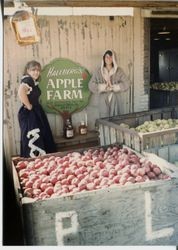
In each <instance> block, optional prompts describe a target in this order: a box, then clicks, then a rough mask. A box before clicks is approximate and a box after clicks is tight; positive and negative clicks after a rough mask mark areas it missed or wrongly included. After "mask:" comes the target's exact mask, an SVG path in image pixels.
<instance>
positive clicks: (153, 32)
mask: <svg viewBox="0 0 178 250" xmlns="http://www.w3.org/2000/svg"><path fill="white" fill-rule="evenodd" d="M150 39H151V41H150V46H151V47H150V51H151V53H150V83H151V90H150V108H161V107H166V106H173V105H178V19H177V18H151V19H150Z"/></svg>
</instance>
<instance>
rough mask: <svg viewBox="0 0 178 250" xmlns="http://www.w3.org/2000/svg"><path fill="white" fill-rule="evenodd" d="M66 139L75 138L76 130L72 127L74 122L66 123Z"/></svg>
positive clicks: (68, 120) (68, 121)
mask: <svg viewBox="0 0 178 250" xmlns="http://www.w3.org/2000/svg"><path fill="white" fill-rule="evenodd" d="M64 137H65V138H66V139H70V138H73V137H74V128H73V125H72V121H71V120H70V119H67V120H66V122H65V127H64Z"/></svg>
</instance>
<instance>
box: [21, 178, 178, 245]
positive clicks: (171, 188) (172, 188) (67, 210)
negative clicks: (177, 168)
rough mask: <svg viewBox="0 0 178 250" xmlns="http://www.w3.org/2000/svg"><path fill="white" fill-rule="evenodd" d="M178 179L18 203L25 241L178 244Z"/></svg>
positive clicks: (95, 243)
mask: <svg viewBox="0 0 178 250" xmlns="http://www.w3.org/2000/svg"><path fill="white" fill-rule="evenodd" d="M177 193H178V180H177V179H174V180H171V181H159V182H158V183H152V184H142V185H140V184H138V185H137V184H135V185H133V186H129V187H122V188H109V189H105V190H98V191H96V192H88V193H87V194H86V193H81V194H78V195H75V196H68V197H65V198H64V197H63V198H62V197H61V198H55V199H49V200H46V201H40V202H34V203H27V204H23V205H22V209H23V215H24V226H25V233H26V243H27V244H28V245H177V244H178V219H177V218H178V210H177V207H178V199H177V198H176V197H177Z"/></svg>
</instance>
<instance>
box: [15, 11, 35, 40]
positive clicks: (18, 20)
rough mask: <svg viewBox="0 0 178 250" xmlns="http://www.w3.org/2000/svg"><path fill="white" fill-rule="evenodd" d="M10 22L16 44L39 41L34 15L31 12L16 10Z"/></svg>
mask: <svg viewBox="0 0 178 250" xmlns="http://www.w3.org/2000/svg"><path fill="white" fill-rule="evenodd" d="M10 22H11V26H12V29H13V30H14V32H15V36H16V40H17V42H18V44H20V45H30V44H34V43H37V42H39V41H40V36H39V33H40V32H39V28H38V26H37V21H36V17H35V16H34V15H33V14H32V13H29V12H27V11H17V12H16V13H15V14H14V15H13V17H12V18H11V19H10Z"/></svg>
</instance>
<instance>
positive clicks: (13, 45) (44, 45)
mask: <svg viewBox="0 0 178 250" xmlns="http://www.w3.org/2000/svg"><path fill="white" fill-rule="evenodd" d="M38 23H39V26H40V30H41V42H40V43H39V44H35V45H29V46H20V45H18V44H17V42H16V40H15V36H14V33H13V31H12V30H11V27H10V22H9V18H6V19H5V20H4V146H5V152H6V154H7V157H11V155H16V154H19V144H20V143H19V142H20V130H19V124H18V120H17V113H18V109H19V107H20V102H19V99H18V96H17V91H18V86H19V79H20V77H21V75H22V73H23V70H24V66H25V64H26V62H28V61H29V60H31V59H36V60H38V61H40V62H41V64H42V66H44V65H46V64H48V63H49V62H50V61H52V60H53V59H55V58H58V57H59V58H61V57H62V58H68V59H71V60H73V61H75V62H77V63H80V64H81V65H82V66H85V67H86V68H87V69H88V70H89V72H90V73H91V74H92V72H93V70H94V69H95V68H96V66H97V65H99V64H100V62H101V57H102V54H103V52H104V51H105V49H109V48H112V49H113V50H114V51H116V54H117V58H118V59H119V60H118V64H119V65H120V66H121V67H122V68H123V69H124V71H125V72H126V74H128V75H129V77H130V79H131V81H132V84H133V71H134V70H133V65H134V64H133V61H134V60H133V57H134V52H133V50H134V45H133V42H134V39H133V30H135V29H136V27H135V28H134V29H133V26H134V18H133V17H119V16H117V17H114V20H112V21H111V20H110V19H109V17H102V16H67V17H61V16H40V17H38ZM138 39H139V38H138V37H137V41H138ZM131 92H132V91H130V92H128V93H127V94H124V95H122V97H121V102H122V110H121V113H128V112H131V111H132V110H133V107H132V105H133V101H132V100H131V99H132V96H133V93H131ZM97 100H98V97H97V96H92V98H91V100H90V103H89V105H88V106H87V107H86V108H85V110H83V111H81V112H79V113H76V114H74V115H73V118H72V119H73V123H74V126H78V124H79V122H80V121H81V120H83V118H84V113H85V112H87V115H88V122H89V123H88V126H89V129H90V130H92V129H94V128H95V120H96V118H98V110H97ZM48 118H49V122H50V125H51V128H52V132H53V134H54V136H57V135H60V134H61V133H62V119H61V117H60V116H59V115H53V114H48Z"/></svg>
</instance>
